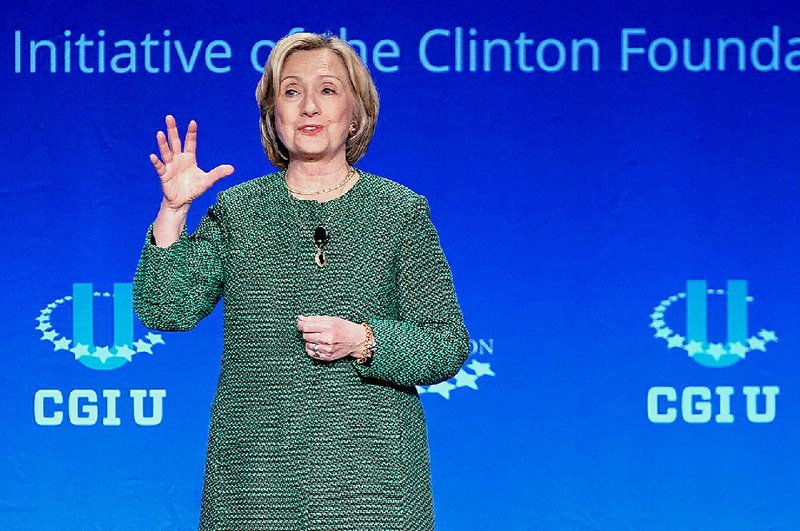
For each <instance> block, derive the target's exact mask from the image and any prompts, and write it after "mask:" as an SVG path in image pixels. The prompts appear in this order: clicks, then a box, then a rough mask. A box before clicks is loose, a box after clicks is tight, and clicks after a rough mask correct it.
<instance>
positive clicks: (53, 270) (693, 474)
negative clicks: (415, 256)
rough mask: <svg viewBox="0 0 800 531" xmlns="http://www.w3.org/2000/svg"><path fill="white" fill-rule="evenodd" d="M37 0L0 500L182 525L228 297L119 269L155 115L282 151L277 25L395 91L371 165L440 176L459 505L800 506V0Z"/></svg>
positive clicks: (441, 510) (464, 510)
mask: <svg viewBox="0 0 800 531" xmlns="http://www.w3.org/2000/svg"><path fill="white" fill-rule="evenodd" d="M135 4H136V5H135V6H134V5H127V4H125V3H120V2H113V3H112V2H99V1H92V2H68V1H63V2H49V1H48V2H39V3H35V4H30V3H23V2H16V3H11V4H9V3H6V4H4V10H3V16H2V17H0V43H1V44H0V90H2V94H3V100H4V103H3V105H2V106H0V118H2V123H3V124H4V127H3V133H2V142H0V160H2V162H3V169H4V178H3V180H2V183H0V197H1V198H2V206H3V209H2V210H3V214H2V217H1V218H0V219H2V227H0V228H1V229H2V230H0V244H1V245H2V249H3V260H2V272H3V276H2V278H3V282H4V289H3V290H2V295H1V296H2V307H3V309H4V312H3V316H4V318H3V319H2V320H0V334H1V335H0V337H2V347H1V348H2V353H3V357H2V359H3V362H4V368H3V370H2V371H0V385H2V389H3V407H2V409H1V411H2V413H0V414H1V415H2V422H0V449H1V450H2V451H1V452H0V469H2V470H3V473H4V480H3V481H2V482H0V527H2V528H3V529H30V530H41V529H136V530H139V529H191V528H193V527H195V526H196V524H197V520H198V517H199V506H200V493H201V487H202V477H203V466H204V458H205V446H206V436H207V430H208V421H209V408H210V406H211V402H212V399H213V393H214V389H215V386H216V379H217V375H218V371H219V363H220V354H221V341H222V339H221V338H222V331H221V326H222V323H221V305H220V306H219V307H218V308H217V310H216V311H215V312H214V313H213V314H212V315H210V316H209V317H208V318H206V319H205V320H204V321H203V322H201V323H200V325H199V326H198V327H197V328H196V329H195V330H193V331H191V332H188V333H162V332H157V331H152V330H148V329H146V328H145V327H144V326H143V325H142V324H141V323H140V322H139V321H138V320H137V319H136V317H135V315H134V314H133V312H132V306H131V281H132V278H133V272H134V269H135V266H136V262H137V259H138V257H139V253H140V250H141V248H142V245H143V244H144V234H145V230H146V228H147V226H148V225H149V223H150V222H151V221H152V220H153V218H154V216H155V214H156V212H157V210H158V204H159V200H160V189H159V186H158V179H157V177H156V175H155V173H154V172H153V169H152V167H151V165H150V163H149V161H148V159H147V155H148V154H149V153H150V152H153V151H155V149H156V145H155V132H156V131H157V130H158V129H159V128H162V127H163V119H164V115H165V114H167V113H171V114H174V115H175V116H176V117H177V119H178V122H179V124H180V126H181V129H182V130H183V129H184V128H185V125H186V124H187V122H188V121H189V119H195V120H197V121H198V123H199V150H198V153H199V154H198V157H199V162H200V164H201V166H202V167H205V168H209V167H212V166H215V165H217V164H223V163H229V164H233V165H234V166H235V167H236V172H235V173H234V174H233V175H232V176H230V177H227V178H226V179H225V180H223V181H222V182H220V183H218V184H217V185H216V186H215V187H214V188H213V189H212V190H211V191H210V192H209V193H207V194H206V195H205V196H203V197H201V198H200V199H198V200H197V201H196V204H195V205H193V206H192V209H191V212H190V216H189V226H190V229H194V228H195V227H196V225H197V222H198V220H199V219H200V216H201V215H202V214H203V213H204V212H205V210H206V209H207V208H208V206H210V205H211V204H212V203H213V201H214V197H215V193H216V192H218V191H220V190H223V189H225V188H227V187H230V186H232V185H235V184H237V183H240V182H243V181H246V180H248V179H252V178H254V177H258V176H260V175H264V174H266V173H269V172H270V171H272V168H271V166H270V165H269V163H268V161H267V160H266V158H265V156H264V154H263V151H262V147H261V145H260V138H259V131H258V110H257V107H256V103H255V98H254V90H255V85H256V83H257V82H258V79H259V76H260V69H261V67H262V65H263V64H264V62H265V60H266V57H267V54H268V53H269V50H270V48H271V46H272V45H273V44H274V41H275V40H277V39H279V38H280V37H281V36H283V35H285V34H287V33H289V32H292V31H300V30H303V29H305V30H310V31H315V32H323V31H330V32H332V33H334V34H337V35H340V36H342V37H343V38H346V39H348V40H350V42H351V43H352V44H353V45H354V46H355V47H356V48H357V49H358V50H359V51H360V53H362V55H363V58H364V60H365V62H366V63H367V65H368V67H369V69H370V71H371V72H372V74H373V76H374V78H375V81H376V83H377V86H378V89H379V92H380V95H381V114H380V119H379V122H378V128H377V132H376V135H375V139H374V141H373V143H372V145H371V147H370V149H369V152H368V153H367V155H366V157H365V158H364V159H363V160H362V161H361V162H359V163H358V165H357V166H358V167H359V168H362V169H365V170H367V171H371V172H373V173H377V174H379V175H383V176H386V177H388V178H391V179H393V180H396V181H398V182H400V183H402V184H404V185H406V186H408V187H410V188H412V189H413V190H415V191H417V192H419V193H421V194H423V195H425V196H426V197H427V198H428V200H429V202H430V206H431V212H432V217H433V221H434V223H435V225H436V227H437V229H438V231H439V235H440V237H441V241H442V245H443V248H444V250H445V253H446V255H447V258H448V260H449V261H450V264H451V267H452V270H453V275H454V280H455V285H456V290H457V293H458V297H459V301H460V303H461V305H462V307H463V310H464V315H465V319H466V323H467V326H468V329H469V332H470V336H471V347H472V352H471V355H470V358H469V360H468V361H467V363H466V364H465V366H464V368H463V369H462V371H461V372H459V374H458V375H457V376H456V377H455V378H453V379H451V380H449V381H447V382H443V383H441V384H437V385H434V386H429V387H420V388H419V392H420V393H421V395H420V396H421V400H422V402H423V405H424V408H425V413H426V417H427V421H428V434H429V439H430V445H431V461H432V474H433V489H434V496H435V509H436V521H437V528H438V529H442V530H449V529H503V530H505V529H669V530H672V529H734V528H735V529H764V528H769V529H797V528H800V509H798V504H797V500H796V498H797V493H798V488H799V487H800V479H798V478H799V477H800V458H799V457H798V451H797V449H798V447H800V444H799V443H800V433H799V430H800V426H799V425H798V420H797V419H798V414H800V397H799V396H798V390H799V389H800V379H798V369H800V363H798V356H797V355H798V349H799V348H800V319H799V318H798V313H797V308H798V303H800V283H798V285H796V284H795V281H796V280H798V275H797V271H798V249H800V231H798V219H799V218H800V216H799V215H800V209H799V208H798V196H799V195H800V185H799V184H798V175H800V171H799V170H800V156H798V152H799V148H798V147H799V146H800V138H798V133H797V131H798V128H797V124H798V123H800V104H799V103H798V101H799V100H798V97H797V95H798V86H800V85H798V80H800V15H798V13H797V9H796V8H795V6H789V5H788V4H787V5H786V6H784V5H782V4H781V3H777V2H776V3H771V2H760V3H758V6H757V7H754V6H753V5H751V4H750V3H742V4H741V5H739V6H729V7H727V8H723V7H721V6H720V5H719V4H718V3H716V2H709V1H706V0H703V1H699V2H667V3H645V4H646V5H644V4H643V5H626V4H624V3H616V4H615V3H611V4H609V3H606V2H602V3H601V2H596V3H588V4H587V3H586V2H573V1H566V2H559V3H557V4H547V5H546V4H541V3H530V2H516V1H514V2H502V3H498V2H488V3H487V2H445V3H435V2H418V1H411V2H404V3H394V4H391V5H387V4H385V3H380V2H373V3H370V2H349V3H348V2H327V3H310V2H291V3H252V2H236V1H231V2H226V3H224V4H223V3H219V4H218V5H213V4H212V5H201V4H198V3H196V2H187V1H183V0H175V1H173V2H169V3H166V2H137V3H135Z"/></svg>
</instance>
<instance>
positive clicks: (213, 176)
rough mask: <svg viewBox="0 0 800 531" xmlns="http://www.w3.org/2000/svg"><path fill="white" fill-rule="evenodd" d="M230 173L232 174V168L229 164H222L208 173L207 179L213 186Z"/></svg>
mask: <svg viewBox="0 0 800 531" xmlns="http://www.w3.org/2000/svg"><path fill="white" fill-rule="evenodd" d="M231 173H233V166H231V165H230V164H222V165H220V166H217V167H216V168H214V169H213V170H211V171H210V172H208V179H209V181H211V183H212V184H213V183H215V182H217V181H219V180H220V179H222V178H223V177H227V176H228V175H230V174H231Z"/></svg>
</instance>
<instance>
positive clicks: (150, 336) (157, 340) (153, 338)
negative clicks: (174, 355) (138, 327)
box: [145, 332, 165, 345]
mask: <svg viewBox="0 0 800 531" xmlns="http://www.w3.org/2000/svg"><path fill="white" fill-rule="evenodd" d="M145 337H146V338H147V340H148V341H149V342H150V344H151V345H157V344H161V345H164V344H165V343H164V340H163V339H161V334H154V333H152V332H148V333H147V335H146V336H145Z"/></svg>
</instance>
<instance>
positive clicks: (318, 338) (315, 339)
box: [303, 332, 333, 345]
mask: <svg viewBox="0 0 800 531" xmlns="http://www.w3.org/2000/svg"><path fill="white" fill-rule="evenodd" d="M303 339H304V340H305V341H308V342H309V343H319V344H320V345H330V344H332V343H333V341H331V335H330V334H326V333H324V332H303Z"/></svg>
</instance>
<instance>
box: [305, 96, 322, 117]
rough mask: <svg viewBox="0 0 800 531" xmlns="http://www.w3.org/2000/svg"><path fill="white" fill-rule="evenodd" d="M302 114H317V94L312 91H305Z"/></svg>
mask: <svg viewBox="0 0 800 531" xmlns="http://www.w3.org/2000/svg"><path fill="white" fill-rule="evenodd" d="M303 114H304V115H306V116H314V115H315V114H319V105H317V96H316V94H314V93H313V92H307V93H306V95H305V97H304V98H303Z"/></svg>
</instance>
